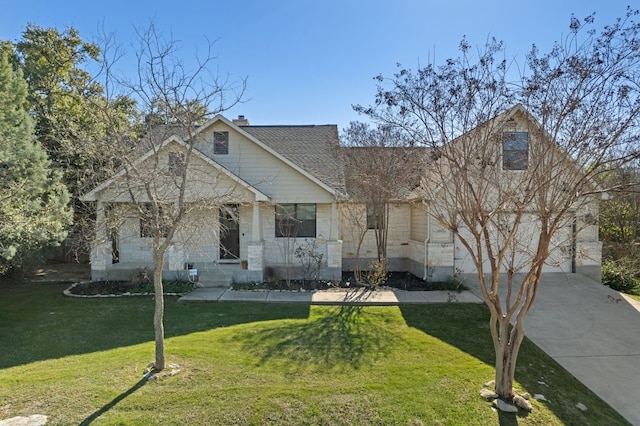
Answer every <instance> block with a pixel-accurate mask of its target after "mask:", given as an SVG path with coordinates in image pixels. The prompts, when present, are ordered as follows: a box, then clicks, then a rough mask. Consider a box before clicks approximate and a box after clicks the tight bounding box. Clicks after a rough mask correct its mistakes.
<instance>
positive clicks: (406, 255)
mask: <svg viewBox="0 0 640 426" xmlns="http://www.w3.org/2000/svg"><path fill="white" fill-rule="evenodd" d="M501 119H504V120H508V121H509V126H510V129H511V131H518V132H521V133H524V132H525V131H526V129H529V128H530V126H531V125H532V123H531V118H530V117H529V116H528V114H526V111H523V109H522V108H521V107H516V108H513V109H511V110H510V111H508V112H506V113H505V114H504V115H503V116H502V117H501ZM505 122H506V121H505ZM532 143H533V142H532ZM150 146H151V148H150V149H149V150H148V151H146V152H144V153H141V154H140V156H139V158H138V160H137V163H136V164H137V165H138V166H139V167H145V164H147V165H148V167H149V170H153V171H154V173H156V174H157V179H159V180H161V181H162V182H164V183H162V184H161V185H159V186H158V188H162V185H168V183H170V180H171V175H172V173H174V170H175V169H176V168H177V167H179V166H180V164H181V163H180V161H178V160H179V159H182V158H184V156H185V155H189V162H188V163H187V164H186V167H187V174H188V176H189V180H188V185H187V188H186V189H185V197H186V199H187V200H192V201H193V205H194V206H195V207H194V208H193V209H192V210H190V211H189V213H188V215H187V217H186V218H185V219H184V224H185V226H183V227H181V228H180V230H179V231H178V232H177V234H176V235H174V237H173V240H172V242H171V245H170V246H169V249H168V250H167V253H166V255H165V264H164V274H165V276H166V277H167V278H172V277H179V276H184V275H185V274H186V273H187V272H186V269H191V270H197V273H198V277H199V279H200V281H202V282H203V283H205V284H209V285H228V284H230V283H231V282H232V281H235V282H243V281H260V280H263V279H266V278H269V277H271V276H277V277H284V276H293V277H296V276H300V275H301V274H303V273H304V270H303V269H304V268H301V262H303V261H304V260H303V257H304V256H305V252H306V255H307V258H306V259H307V260H308V255H309V254H312V255H313V257H312V259H313V260H314V261H315V260H317V266H319V268H318V270H317V274H318V276H319V278H321V279H325V280H337V279H340V278H341V276H342V273H343V271H348V270H350V269H351V268H352V267H353V264H354V256H355V253H356V245H357V242H356V241H354V237H353V233H352V232H349V226H350V222H349V215H353V212H354V211H356V212H358V211H359V213H358V214H360V215H362V217H363V218H366V215H367V207H366V204H364V203H361V202H360V201H359V200H358V199H357V197H352V193H353V192H354V191H352V190H351V188H350V186H352V185H354V180H353V179H349V171H348V170H347V171H346V173H345V162H344V157H343V155H342V152H341V150H342V149H343V148H342V147H341V146H340V143H339V137H338V129H337V126H335V125H309V126H304V125H303V126H261V125H258V126H256V125H251V124H250V123H249V122H248V120H247V119H245V118H244V117H243V116H239V117H238V119H234V120H228V119H227V118H225V117H223V116H221V115H218V116H216V117H214V118H213V119H211V120H209V121H208V122H206V123H204V124H202V125H201V126H199V127H198V128H197V129H196V130H195V131H194V132H192V134H191V135H189V136H188V137H187V136H185V135H180V134H171V135H168V136H167V137H165V138H163V140H162V141H161V142H160V143H157V144H152V145H150ZM364 155H366V153H365V154H364ZM525 155H531V154H529V153H527V154H525ZM424 158H425V173H428V170H427V169H428V160H427V158H428V156H425V157H424ZM419 182H423V184H422V185H419V188H412V189H411V188H410V189H411V191H407V192H406V193H403V194H401V195H400V196H399V197H398V199H397V200H394V202H393V203H391V205H390V208H389V221H388V223H389V225H388V226H389V229H388V242H387V258H388V261H389V263H388V265H389V269H390V270H402V271H407V272H411V273H413V274H414V275H416V276H418V277H420V278H425V279H430V280H445V279H449V278H451V277H453V276H454V275H455V274H456V273H459V272H464V273H473V272H474V268H475V267H474V266H473V263H472V262H470V261H469V259H468V256H467V254H466V253H465V251H466V250H465V248H464V247H463V246H462V245H461V244H460V242H459V241H458V240H457V239H456V238H454V236H453V234H452V233H451V232H450V231H449V230H447V229H446V228H444V227H443V226H442V225H440V223H439V222H438V221H437V220H436V219H435V218H434V216H433V215H432V214H431V212H430V208H431V207H430V206H433V205H435V204H434V203H437V199H438V196H439V195H438V194H439V193H438V190H437V189H433V188H432V189H429V186H428V184H425V183H424V179H422V180H419ZM355 184H356V185H357V180H356V182H355ZM166 194H167V199H168V200H170V199H171V197H175V196H177V194H173V193H172V189H171V187H170V185H169V186H167V189H166ZM132 197H135V198H136V200H137V202H138V203H140V202H141V200H142V202H144V192H143V191H135V190H134V191H132V190H131V183H130V180H129V181H127V176H126V173H125V171H124V170H122V171H120V172H119V173H117V174H115V175H114V176H113V177H112V178H110V179H108V180H106V181H105V182H102V183H101V184H100V185H98V186H97V187H96V188H95V189H93V190H92V191H90V192H89V193H87V194H86V195H85V196H84V197H83V199H84V200H85V201H89V202H96V204H97V222H96V237H95V240H94V241H93V244H92V252H91V272H92V279H94V280H100V279H122V278H126V277H127V276H129V275H130V274H131V273H132V271H135V270H137V269H139V268H144V267H146V268H149V269H151V268H153V262H152V257H151V240H152V239H151V238H150V235H149V233H148V230H147V228H148V224H146V223H145V219H144V217H141V216H140V214H138V213H136V212H135V211H134V210H133V209H130V210H129V211H130V214H127V213H126V212H127V206H130V205H131V202H132ZM207 200H209V201H210V202H209V203H208V204H207V203H206V202H203V201H207ZM168 202H169V201H168ZM597 204H598V201H597V200H594V201H593V203H590V204H589V205H588V207H586V208H588V210H589V214H590V215H596V217H597V211H598V207H597ZM114 209H119V210H118V211H119V212H120V215H121V217H122V219H121V220H120V221H118V223H117V225H114V224H113V223H111V222H110V221H109V215H110V214H111V213H110V212H112V211H114ZM123 211H124V212H125V213H124V214H122V212H123ZM347 212H348V214H347ZM576 217H578V218H580V217H585V215H581V214H576ZM365 223H366V221H365ZM582 225H584V226H580V227H579V232H576V231H575V227H574V229H573V230H572V229H567V230H563V231H562V232H563V233H564V234H566V235H564V236H565V237H566V238H561V239H562V242H561V243H559V244H562V245H565V246H566V247H565V248H563V249H562V250H559V251H558V253H560V255H555V257H554V258H553V259H552V260H551V261H550V262H549V264H548V265H547V266H545V272H565V273H574V272H575V273H584V274H587V275H590V276H592V277H594V278H598V279H599V273H600V253H601V244H600V242H599V241H598V227H597V222H596V221H593V222H592V223H584V224H582ZM531 226H535V221H533V220H532V221H531ZM567 241H568V242H567ZM584 253H588V255H586V254H585V255H583V254H584ZM359 254H360V258H361V259H362V263H361V264H364V265H366V264H367V262H368V261H369V260H372V259H374V258H375V257H376V243H375V238H374V236H373V231H372V230H368V231H367V230H365V234H364V238H363V239H362V244H361V245H360V250H359ZM307 272H308V271H307Z"/></svg>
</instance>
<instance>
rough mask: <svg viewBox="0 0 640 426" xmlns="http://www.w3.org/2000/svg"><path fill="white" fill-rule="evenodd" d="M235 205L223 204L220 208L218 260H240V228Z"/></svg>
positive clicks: (237, 209) (237, 210)
mask: <svg viewBox="0 0 640 426" xmlns="http://www.w3.org/2000/svg"><path fill="white" fill-rule="evenodd" d="M239 218H240V216H239V208H238V205H237V204H225V205H223V206H222V207H220V259H221V260H238V259H239V258H240V226H239Z"/></svg>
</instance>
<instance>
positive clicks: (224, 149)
mask: <svg viewBox="0 0 640 426" xmlns="http://www.w3.org/2000/svg"><path fill="white" fill-rule="evenodd" d="M213 153H214V154H222V155H225V154H229V132H213Z"/></svg>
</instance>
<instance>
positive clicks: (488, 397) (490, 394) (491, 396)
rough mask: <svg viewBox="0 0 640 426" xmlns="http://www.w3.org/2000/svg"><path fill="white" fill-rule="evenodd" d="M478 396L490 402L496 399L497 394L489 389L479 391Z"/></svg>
mask: <svg viewBox="0 0 640 426" xmlns="http://www.w3.org/2000/svg"><path fill="white" fill-rule="evenodd" d="M480 396H481V397H483V398H484V399H486V400H487V401H491V400H493V399H496V398H497V397H498V394H497V393H495V392H494V391H492V390H491V389H487V388H482V389H480Z"/></svg>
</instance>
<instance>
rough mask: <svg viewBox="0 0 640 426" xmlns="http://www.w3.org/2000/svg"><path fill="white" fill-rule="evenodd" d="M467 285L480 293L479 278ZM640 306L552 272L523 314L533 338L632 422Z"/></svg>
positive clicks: (637, 402)
mask: <svg viewBox="0 0 640 426" xmlns="http://www.w3.org/2000/svg"><path fill="white" fill-rule="evenodd" d="M465 285H467V286H468V287H469V288H470V290H471V291H472V292H473V293H474V294H476V295H478V296H479V297H482V296H481V293H480V288H479V286H478V281H477V278H474V277H471V276H469V277H468V278H467V279H466V281H465ZM607 295H609V296H611V297H612V298H613V299H614V300H613V301H612V300H610V299H608V298H607ZM639 309H640V303H638V302H635V301H633V300H631V299H627V298H625V297H623V296H621V295H620V294H619V293H618V292H616V291H613V290H611V289H609V288H608V287H605V286H603V285H602V284H600V283H598V282H595V281H593V280H590V279H589V278H586V277H583V276H581V275H578V274H567V275H565V274H548V275H546V276H544V278H543V279H542V282H541V286H540V289H539V292H538V298H537V300H536V303H535V305H534V307H533V309H532V311H531V312H530V313H529V315H528V316H527V318H526V319H525V331H526V335H527V337H529V339H531V340H532V341H533V342H534V343H535V344H536V345H538V346H539V347H540V348H541V349H542V350H544V351H545V352H546V353H548V354H549V355H550V356H551V357H553V359H555V360H556V361H557V362H558V363H559V364H560V365H562V366H563V367H564V368H565V369H566V370H567V371H569V372H570V373H571V374H573V375H574V376H575V377H576V378H577V379H578V380H580V381H581V382H582V383H584V384H585V385H586V386H587V387H589V389H591V390H592V391H593V392H594V393H596V394H597V395H598V396H600V397H601V398H602V399H603V400H604V401H606V402H607V403H608V404H609V405H611V407H613V408H614V409H615V410H616V411H618V412H619V413H620V414H621V415H623V416H624V417H625V418H626V419H627V420H629V422H631V423H632V424H634V425H640V312H639Z"/></svg>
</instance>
